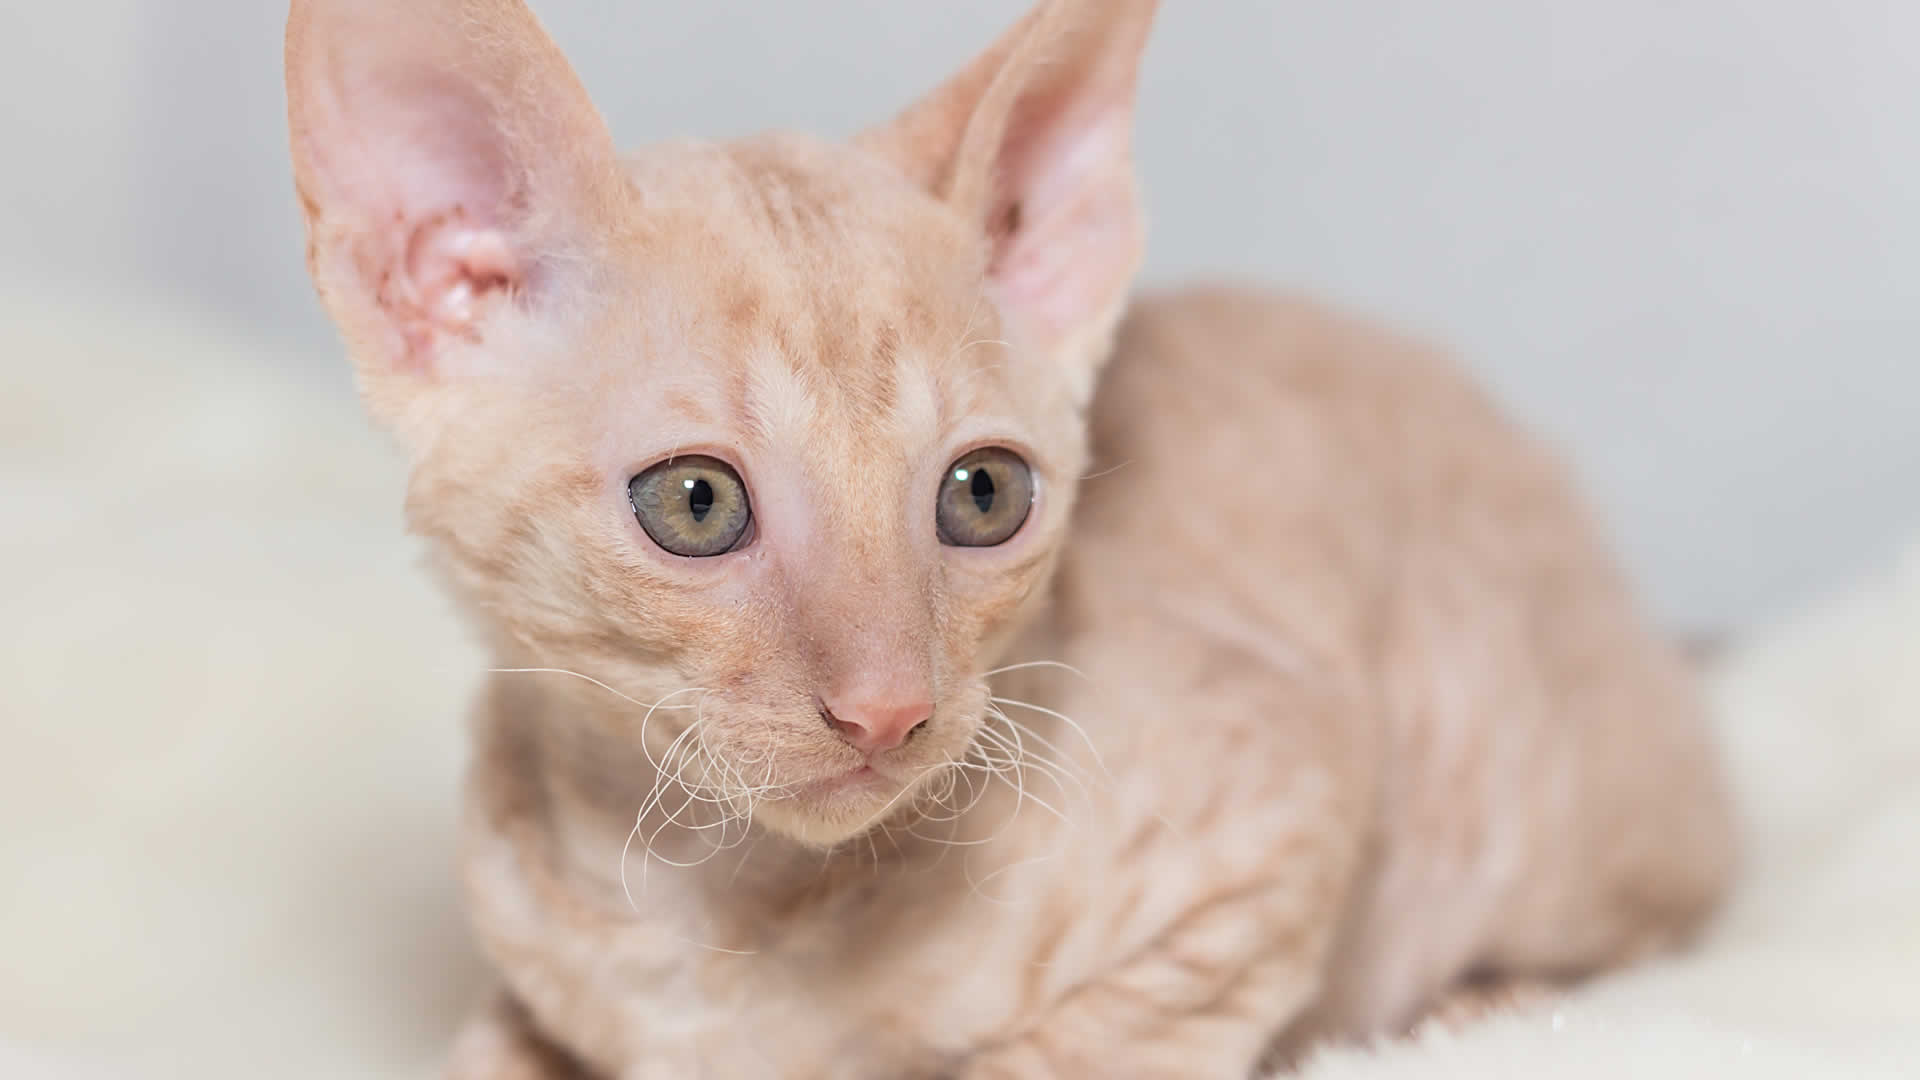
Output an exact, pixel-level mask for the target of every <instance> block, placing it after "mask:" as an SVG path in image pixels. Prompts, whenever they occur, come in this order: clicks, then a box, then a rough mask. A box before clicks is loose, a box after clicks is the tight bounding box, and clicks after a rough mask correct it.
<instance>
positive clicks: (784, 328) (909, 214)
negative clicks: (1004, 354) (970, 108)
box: [630, 135, 998, 427]
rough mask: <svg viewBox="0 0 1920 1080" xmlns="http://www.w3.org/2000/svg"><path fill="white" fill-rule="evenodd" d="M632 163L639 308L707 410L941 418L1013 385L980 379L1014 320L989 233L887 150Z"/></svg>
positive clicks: (762, 419) (753, 419) (802, 141)
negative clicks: (997, 290)
mask: <svg viewBox="0 0 1920 1080" xmlns="http://www.w3.org/2000/svg"><path fill="white" fill-rule="evenodd" d="M630 169H631V173H632V176H633V181H634V184H635V187H636V190H637V193H638V197H639V205H640V210H641V214H642V217H643V220H642V227H641V229H640V230H639V239H638V241H637V243H636V244H635V245H634V254H635V261H634V264H633V268H632V272H633V273H634V274H635V275H636V277H637V278H638V279H639V281H640V282H641V285H640V288H641V290H642V292H643V293H644V294H645V295H646V296H647V297H648V299H647V301H646V302H645V303H644V304H642V305H641V306H640V308H639V311H638V312H637V313H638V314H640V316H641V317H642V318H643V319H644V320H645V321H646V322H647V323H648V326H647V328H646V330H647V334H648V337H649V339H650V345H651V347H652V350H653V351H655V352H657V353H659V354H663V355H666V356H668V357H670V358H672V360H673V361H674V365H673V366H675V367H676V368H678V369H679V370H680V371H682V372H685V373H687V375H688V376H689V377H690V378H691V379H692V380H693V381H694V382H698V383H705V384H708V391H709V392H708V394H707V402H706V408H705V409H702V410H701V411H703V412H711V411H714V410H715V409H716V408H717V409H718V411H720V412H721V413H723V414H724V416H723V417H716V419H725V420H730V421H745V422H747V423H748V425H749V426H753V427H764V426H778V425H780V424H781V423H782V421H783V420H784V421H786V422H788V423H790V424H796V425H797V424H799V423H801V422H802V418H801V417H800V416H798V415H795V411H796V410H799V409H805V410H809V411H810V412H811V413H812V414H814V415H812V416H810V417H809V418H808V419H809V420H810V421H812V422H817V421H820V420H827V421H835V420H856V419H859V418H860V417H861V416H863V415H865V416H888V417H892V418H894V419H896V420H897V421H899V422H901V423H907V424H912V423H922V424H925V423H932V422H937V421H938V420H939V419H941V418H942V417H941V416H939V415H936V414H950V413H952V412H955V411H958V412H964V411H966V410H967V409H969V408H971V407H975V406H977V405H978V404H979V403H980V402H979V401H978V400H977V399H978V397H979V395H980V394H982V393H985V392H988V391H989V388H990V386H991V385H992V383H993V382H994V381H995V380H992V379H981V378H979V377H978V376H979V374H980V371H979V369H980V368H981V367H982V365H983V363H985V362H986V361H988V360H989V359H991V356H992V353H991V350H990V349H983V348H978V347H976V346H978V345H980V344H981V343H983V342H988V341H991V340H992V339H994V338H996V337H997V336H998V322H997V317H996V315H995V312H994V311H993V309H992V305H991V304H989V303H987V302H986V301H985V300H984V296H983V283H984V279H985V250H984V248H983V246H982V245H981V243H980V242H979V240H978V238H977V234H975V233H974V232H973V231H972V230H970V229H968V228H967V227H966V226H965V223H963V222H960V221H958V220H956V218H955V216H954V215H953V214H951V213H950V212H949V211H947V210H946V208H945V207H943V206H942V205H941V204H940V203H939V202H938V201H937V200H935V199H933V198H932V197H931V196H929V195H927V194H926V193H924V192H923V191H921V190H919V189H917V188H914V187H913V186H912V185H911V184H910V183H909V182H907V181H906V180H905V179H904V178H902V177H900V176H898V175H897V174H894V173H892V172H891V171H890V170H889V169H888V168H887V167H886V166H885V165H884V164H883V163H880V162H877V161H874V160H872V159H869V158H866V157H864V155H862V154H861V153H860V152H859V151H857V150H854V149H852V148H848V147H844V146H836V145H834V144H829V143H826V142H823V141H819V140H813V139H808V138H804V137H797V136H786V135H782V136H768V137H761V138H756V139H749V140H741V141H738V142H733V143H723V144H711V143H707V144H686V145H678V146H675V145H668V146H664V147H658V148H655V149H654V150H652V151H649V152H648V153H647V154H645V155H643V156H640V157H637V158H635V159H633V160H632V161H631V162H630ZM694 396H695V397H698V396H699V395H694ZM689 404H691V401H689ZM819 414H826V415H819Z"/></svg>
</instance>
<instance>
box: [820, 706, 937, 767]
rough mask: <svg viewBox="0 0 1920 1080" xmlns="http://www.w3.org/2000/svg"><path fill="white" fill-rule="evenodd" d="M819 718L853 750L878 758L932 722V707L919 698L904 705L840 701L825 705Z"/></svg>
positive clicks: (821, 708) (821, 707)
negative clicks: (823, 718) (824, 720)
mask: <svg viewBox="0 0 1920 1080" xmlns="http://www.w3.org/2000/svg"><path fill="white" fill-rule="evenodd" d="M820 714H821V715H822V716H824V717H826V720H827V726H828V727H830V728H832V729H833V730H835V731H837V732H839V733H840V737H841V738H843V739H845V740H847V742H849V743H851V744H852V745H853V748H854V749H856V750H859V751H861V752H862V753H867V754H877V753H879V752H881V751H882V750H891V749H893V748H894V747H896V746H899V745H900V744H901V743H903V742H906V741H907V737H908V736H909V735H912V734H913V733H914V731H915V730H916V729H918V728H919V727H920V725H922V724H924V723H926V722H927V721H928V720H930V719H932V717H933V703H932V702H930V701H925V700H921V699H918V698H916V699H914V700H911V701H904V702H903V701H898V700H879V701H866V700H860V699H847V698H841V699H836V700H831V701H823V702H822V703H821V706H820Z"/></svg>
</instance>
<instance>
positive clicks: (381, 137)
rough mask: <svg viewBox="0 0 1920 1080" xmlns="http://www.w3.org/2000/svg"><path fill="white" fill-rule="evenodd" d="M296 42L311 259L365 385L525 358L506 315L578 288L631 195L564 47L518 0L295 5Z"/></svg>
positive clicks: (296, 1)
mask: <svg viewBox="0 0 1920 1080" xmlns="http://www.w3.org/2000/svg"><path fill="white" fill-rule="evenodd" d="M286 48H287V51H286V65H287V110H288V118H289V121H290V125H291V129H292V138H293V165H294V176H295V181H296V183H297V185H298V188H299V193H300V199H301V204H302V207H303V208H304V211H305V214H306V219H307V230H308V262H309V265H310V267H311V269H312V271H313V276H314V281H315V284H316V285H317V286H318V287H319V290H320V294H321V297H322V299H323V301H324V302H325V303H326V305H327V307H328V308H329V310H330V311H331V313H332V315H333V316H334V319H335V321H337V322H338V323H339V324H340V326H341V329H342V331H343V333H344V334H345V335H346V337H347V339H348V341H349V344H350V345H351V347H352V348H353V351H354V353H355V359H356V362H357V363H358V365H359V366H360V369H361V374H362V376H363V379H365V378H369V377H371V378H398V379H402V380H405V381H414V380H435V379H440V378H444V377H447V376H449V375H454V374H459V373H461V372H463V371H465V370H467V369H470V368H475V367H487V366H504V365H505V364H508V363H510V362H511V359H510V358H509V357H507V356H505V355H503V354H505V353H510V352H512V351H513V350H512V349H511V348H505V347H503V346H505V345H506V343H505V342H502V341H498V340H490V339H491V338H494V337H497V336H501V335H500V334H498V333H496V332H497V331H499V330H500V323H501V322H502V319H503V316H505V315H507V314H508V313H512V312H519V313H523V314H524V313H525V312H527V311H530V310H538V309H539V308H540V307H541V306H542V305H543V304H550V303H551V301H552V300H553V298H554V297H555V296H557V295H560V294H562V293H563V292H564V290H565V288H566V286H568V285H569V284H577V282H574V281H573V279H574V278H577V277H579V276H581V275H583V274H584V273H585V269H584V268H585V267H589V266H591V265H592V263H593V255H594V246H595V244H596V242H598V240H597V238H598V237H600V236H604V235H605V232H606V230H605V229H604V228H596V225H598V224H600V223H602V222H604V221H605V220H606V219H607V217H608V216H609V215H611V214H613V213H615V212H617V203H618V201H619V200H620V199H622V198H624V197H625V187H624V185H623V183H622V182H621V180H620V175H619V166H618V160H617V157H616V155H615V153H614V149H613V145H612V139H611V137H610V136H609V134H608V132H607V128H606V125H605V124H604V123H603V122H602V121H601V119H600V116H599V114H598V113H597V112H596V111H595V110H594V107H593V104H592V102H591V101H589V100H588V98H587V94H586V91H585V90H584V88H582V86H581V85H580V82H579V80H578V79H577V78H576V77H575V76H574V73H573V71H572V69H571V68H570V67H569V66H568V65H567V62H566V59H565V58H564V57H562V56H561V54H560V51H559V49H558V48H556V47H555V46H554V44H553V42H552V41H551V40H550V39H549V38H548V37H547V35H546V33H545V31H543V30H542V29H541V27H540V25H539V23H538V22H537V21H536V20H535V19H534V17H533V14H532V13H531V12H530V11H528V10H527V8H526V6H525V4H524V3H522V2H521V0H293V7H292V14H291V15H290V17H289V19H288V22H287V42H286ZM489 346H492V347H491V348H490V347H489Z"/></svg>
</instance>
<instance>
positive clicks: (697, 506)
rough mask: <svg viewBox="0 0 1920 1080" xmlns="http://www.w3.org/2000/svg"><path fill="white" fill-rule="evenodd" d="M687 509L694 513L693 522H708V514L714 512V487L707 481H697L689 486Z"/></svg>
mask: <svg viewBox="0 0 1920 1080" xmlns="http://www.w3.org/2000/svg"><path fill="white" fill-rule="evenodd" d="M687 509H689V510H691V511H693V520H695V521H705V520H707V514H708V513H710V512H712V510H713V485H712V484H709V483H707V482H706V481H705V480H695V481H693V482H692V483H690V484H688V485H687Z"/></svg>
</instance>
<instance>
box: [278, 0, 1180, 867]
mask: <svg viewBox="0 0 1920 1080" xmlns="http://www.w3.org/2000/svg"><path fill="white" fill-rule="evenodd" d="M1153 7H1154V2H1153V0H1057V2H1047V3H1043V4H1042V5H1041V6H1040V7H1039V8H1038V9H1036V10H1035V11H1034V12H1033V13H1031V14H1030V15H1029V16H1027V17H1026V18H1025V19H1024V20H1023V21H1022V22H1021V23H1020V24H1019V25H1018V26H1016V27H1015V28H1014V29H1013V30H1011V31H1010V32H1009V33H1008V34H1007V35H1005V36H1004V37H1003V38H1002V39H1001V40H1000V41H999V42H998V43H997V44H995V45H994V46H993V47H992V48H990V49H989V50H988V51H987V52H986V53H984V54H983V55H982V56H980V57H979V58H978V59H976V60H975V61H973V62H972V63H971V64H970V65H968V66H967V67H966V68H964V69H963V70H962V71H961V72H960V73H959V74H958V75H956V76H955V77H954V78H952V79H951V80H950V81H948V82H947V83H946V84H945V85H944V86H942V87H941V88H939V89H938V90H936V91H935V92H933V93H932V94H931V95H930V96H928V97H927V98H925V99H924V100H922V101H921V102H920V103H918V104H917V105H914V106H913V107H911V108H909V109H908V110H906V111H905V112H904V113H902V114H901V115H900V116H898V117H897V118H895V119H893V120H892V121H890V122H888V123H885V124H883V125H881V126H879V127H877V128H875V129H873V130H870V131H868V132H866V133H864V134H862V135H861V136H859V137H858V138H856V139H854V140H852V141H850V142H848V143H844V144H840V143H828V142H824V141H818V140H813V139H808V138H802V137H797V136H778V137H761V138H753V139H747V140H742V141H737V142H729V143H712V144H688V145H672V146H662V147H658V148H654V149H651V150H648V151H645V152H642V153H640V154H638V155H635V156H634V157H632V158H630V159H624V160H623V159H622V158H620V157H619V156H617V155H616V153H615V150H614V147H613V143H612V140H611V139H610V137H609V135H608V132H607V129H606V126H605V125H604V123H603V122H602V120H601V118H600V116H599V115H598V113H597V112H596V111H595V109H594V107H593V105H592V103H591V102H590V101H589V100H588V98H587V96H586V94H585V92H584V91H583V89H582V88H581V85H580V83H579V82H578V80H577V79H576V78H575V77H574V75H573V73H572V71H571V70H570V69H569V67H568V65H567V63H566V61H565V60H564V59H563V58H562V56H561V55H560V53H559V52H558V50H557V49H556V48H555V47H554V45H553V44H552V42H551V41H550V40H549V39H548V38H547V37H546V35H545V34H544V32H543V31H542V30H541V28H540V27H539V25H538V23H537V22H536V21H535V19H534V18H533V16H532V15H531V14H530V13H529V12H528V11H527V9H526V8H525V6H524V5H523V4H522V3H521V2H520V0H408V2H406V3H396V2H394V0H295V2H294V4H293V14H292V18H291V21H290V23H289V26H288V36H287V81H288V98H289V111H290V117H291V123H292V134H293V158H294V165H295V173H296V178H297V182H298V187H299V191H300V195H301V200H302V203H303V206H304V208H305V212H306V218H307V224H308V230H309V238H310V244H309V263H310V265H311V269H312V271H313V275H314V278H315V281H316V282H317V284H318V286H319V291H320V294H321V296H322V298H323V299H324V301H325V303H326V305H327V307H328V309H329V310H330V312H331V313H332V315H333V316H334V318H335V320H336V321H337V322H338V324H339V325H340V327H341V329H342V332H343V333H344V335H345V337H346V338H347V341H348V343H349V346H350V349H351V352H352V355H353V359H354V362H355V365H356V369H357V373H358V377H359V380H360V385H361V387H362V390H363V392H364V395H365V397H366V400H367V402H368V405H369V407H370V409H371V410H372V412H373V413H374V414H375V416H376V417H378V418H379V419H380V420H381V421H382V422H383V423H385V424H387V425H388V426H389V427H391V428H392V429H393V430H394V431H395V432H396V433H397V434H398V435H399V437H400V439H401V441H402V442H403V443H404V444H405V445H406V446H407V447H408V448H409V449H410V451H411V453H412V455H413V460H414V471H413V479H412V485H411V489H410V495H409V506H408V509H409V515H410V518H411V521H412V524H413V526H414V527H415V528H416V529H417V530H418V531H420V532H422V533H424V534H425V535H426V536H427V537H428V538H429V539H430V541H431V542H432V544H433V546H434V549H435V552H436V557H437V561H438V563H439V564H440V566H441V567H442V569H443V570H444V572H445V574H446V576H447V578H448V580H449V581H450V582H451V584H452V587H453V589H454V591H455V593H456V594H457V595H458V597H459V598H460V600H461V601H462V602H463V603H464V605H465V606H466V607H467V608H468V609H469V610H470V611H472V612H474V613H475V614H476V615H477V617H478V619H479V620H480V621H481V623H482V624H483V626H484V627H485V628H486V630H487V632H488V633H489V635H490V636H491V637H492V639H493V640H494V641H495V643H496V644H497V645H498V646H499V647H500V649H501V651H502V653H503V654H504V655H505V656H507V657H509V658H512V659H514V660H523V661H526V662H529V663H535V664H540V665H548V666H552V667H556V668H566V669H569V670H572V671H577V672H580V673H583V674H590V675H592V676H593V677H594V678H596V679H599V680H601V681H603V682H605V683H607V684H608V685H610V686H612V687H615V688H618V689H619V690H621V691H622V692H623V693H625V694H628V695H630V696H632V697H634V698H636V699H640V700H646V701H654V700H656V699H660V698H663V697H665V698H666V699H667V700H666V701H665V702H663V707H662V708H661V709H659V710H657V711H655V712H654V713H653V714H652V715H651V716H647V711H646V710H641V709H634V710H631V730H630V732H628V733H627V734H629V735H630V737H631V738H632V739H634V740H636V741H640V740H644V743H643V745H644V746H645V747H646V748H647V750H648V753H649V754H650V755H651V756H653V757H655V758H656V759H658V758H659V757H660V756H661V755H663V754H668V753H670V752H671V750H672V748H673V746H674V744H675V740H676V739H678V740H679V748H680V749H682V750H684V749H685V748H687V747H689V746H693V745H697V746H699V747H700V757H701V762H702V764H701V768H702V770H703V771H704V774H705V775H706V777H707V782H708V783H718V782H721V781H724V782H726V783H731V784H733V785H734V786H735V787H736V788H738V789H739V790H740V791H743V792H747V793H750V794H751V795H752V796H753V798H752V799H751V802H752V804H753V806H754V816H755V819H756V820H758V821H760V822H762V823H763V824H766V825H768V826H770V827H772V828H775V829H777V830H779V831H782V832H784V833H787V834H788V835H791V836H793V837H795V838H798V839H800V840H803V841H806V842H811V843H833V842H836V841H838V840H840V839H843V838H845V837H847V836H849V835H852V834H854V833H856V832H858V831H859V830H861V829H864V828H865V827H866V826H868V825H870V824H872V823H873V822H874V821H875V820H876V819H877V818H879V817H880V816H881V815H882V814H883V813H884V812H885V811H886V809H887V808H888V807H889V806H894V805H900V804H902V803H905V802H910V801H911V800H910V799H908V798H906V796H907V795H909V794H911V792H912V789H913V788H914V786H915V785H918V784H925V783H929V782H930V781H931V779H932V778H934V777H936V776H938V775H939V773H940V771H941V769H942V768H944V767H945V765H946V764H947V763H948V762H951V761H954V760H958V759H961V758H963V757H964V756H965V755H966V754H967V753H968V751H969V748H970V747H971V745H972V742H973V740H974V738H975V737H976V734H977V732H978V730H979V726H980V723H981V717H982V714H983V711H984V710H985V709H986V707H987V704H988V702H987V693H988V691H987V689H986V680H985V672H986V670H987V669H988V668H989V666H990V665H991V664H992V663H993V662H994V660H995V658H996V656H997V655H998V653H999V652H1000V651H1001V650H1003V649H1004V648H1005V646H1006V644H1007V642H1008V640H1009V639H1010V638H1011V637H1012V636H1013V635H1014V634H1015V633H1016V632H1017V631H1018V630H1019V628H1020V627H1021V625H1022V624H1023V621H1024V620H1025V619H1027V618H1029V617H1030V616H1031V614H1032V611H1033V609H1034V607H1035V606H1036V602H1037V601H1038V599H1039V598H1040V597H1041V595H1042V594H1043V592H1044V589H1045V585H1046V582H1047V579H1048V575H1049V572H1050V570H1051V568H1052V565H1053V563H1054V560H1055V556H1056V554H1057V553H1058V551H1059V549H1060V547H1061V544H1062V543H1063V540H1064V536H1065V529H1066V524H1067V517H1068V512H1069V510H1070V507H1071V504H1072V501H1073V495H1074V489H1075V484H1076V482H1077V480H1078V478H1079V477H1080V476H1081V475H1082V473H1083V470H1084V469H1085V467H1086V465H1087V462H1086V460H1085V457H1086V451H1085V446H1084V443H1085V430H1084V413H1085V409H1086V406H1087V404H1088V400H1089V397H1090V395H1091V393H1092V388H1093V383H1094V379H1095V376H1096V374H1097V369H1098V367H1099V365H1100V363H1101V361H1102V360H1103V358H1104V354H1105V353H1106V351H1107V348H1108V345H1109V341H1110V338H1111V334H1112V330H1113V327H1114V324H1115V322H1116V320H1117V318H1118V314H1119V311H1120V309H1121V307H1122V304H1123V302H1124V298H1125V293H1126V291H1127V288H1128V285H1129V281H1130V278H1131V277H1132V274H1133V272H1134V270H1135V268H1136V266H1137V264H1138V262H1139V258H1140V246H1141V226H1140V220H1139V215H1138V211H1137V207H1136V203H1135V197H1134V184H1133V175H1132V168H1131V164H1130V158H1129V141H1130V139H1129V133H1130V128H1131V113H1132V103H1131V102H1132V96H1133V86H1134V82H1135V74H1136V71H1137V67H1138V61H1139V56H1140V52H1141V49H1142V47H1143V43H1144V40H1145V37H1146V32H1147V26H1148V23H1149V22H1150V20H1151V17H1152V9H1153ZM371 617H376V618H377V617H378V616H377V614H375V615H373V616H371ZM675 706H695V707H692V708H686V707H681V708H676V707H675ZM643 718H644V721H645V722H644V725H643ZM696 723H697V724H698V725H699V728H698V730H697V731H692V732H690V728H691V727H692V726H693V725H695V724H696ZM643 727H644V730H643ZM715 778H719V780H716V779H715ZM636 782H638V783H644V782H645V780H644V779H642V778H636Z"/></svg>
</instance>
